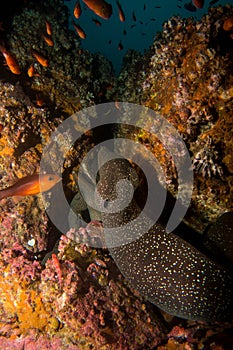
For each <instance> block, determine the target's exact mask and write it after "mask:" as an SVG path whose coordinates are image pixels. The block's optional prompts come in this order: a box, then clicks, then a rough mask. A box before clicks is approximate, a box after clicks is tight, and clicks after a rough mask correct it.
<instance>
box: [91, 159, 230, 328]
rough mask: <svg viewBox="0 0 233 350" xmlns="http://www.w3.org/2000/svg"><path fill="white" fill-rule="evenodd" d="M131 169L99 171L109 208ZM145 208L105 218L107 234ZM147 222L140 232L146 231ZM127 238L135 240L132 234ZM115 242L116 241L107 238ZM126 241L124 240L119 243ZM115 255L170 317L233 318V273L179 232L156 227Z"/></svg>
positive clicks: (122, 165)
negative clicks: (118, 186)
mask: <svg viewBox="0 0 233 350" xmlns="http://www.w3.org/2000/svg"><path fill="white" fill-rule="evenodd" d="M131 169H132V166H131V164H130V163H129V162H128V161H127V160H126V159H114V160H110V161H108V162H106V163H105V164H104V165H103V166H102V167H101V168H100V170H99V182H98V184H97V191H98V192H99V194H100V196H101V198H102V200H103V201H104V202H105V205H106V206H108V203H111V201H114V200H115V199H116V196H117V193H116V183H117V181H119V180H121V179H126V178H128V174H129V173H130V171H131ZM139 212H140V209H139V207H138V205H137V203H136V202H135V200H134V199H132V201H131V203H130V204H129V205H128V206H127V207H126V208H125V209H124V210H121V211H119V212H118V213H106V212H104V213H102V222H103V226H104V229H105V228H108V227H114V228H115V227H116V233H117V230H118V232H120V231H119V230H120V229H122V230H123V226H124V225H125V224H126V223H127V222H128V221H129V220H131V219H133V218H134V217H136V216H137V215H138V213H139ZM143 224H144V222H143V220H142V222H141V223H140V224H139V225H138V226H137V230H139V231H140V229H141V228H142V227H143ZM127 235H131V236H132V237H134V236H135V227H134V231H133V232H127ZM111 239H112V240H113V241H114V240H115V236H114V234H113V236H112V237H107V241H108V242H111ZM120 239H121V238H120ZM107 246H108V248H109V251H110V254H111V256H112V257H113V259H114V261H115V262H116V264H117V265H118V267H119V269H120V271H121V272H122V273H123V275H124V276H125V277H126V279H127V280H128V281H129V283H130V284H131V285H132V287H134V288H135V289H136V290H138V291H139V292H140V293H141V294H142V295H143V296H144V297H145V298H146V299H148V300H149V301H150V302H151V303H153V304H155V305H156V306H158V307H159V308H160V309H162V310H164V311H166V312H167V313H169V314H171V315H174V316H178V317H182V318H185V319H191V320H202V321H224V320H226V319H228V318H230V317H232V311H233V295H232V291H233V276H232V272H231V271H230V270H228V269H227V268H225V267H224V266H222V265H220V264H219V263H218V262H215V261H214V260H212V259H211V258H209V257H208V256H206V255H204V254H203V253H201V252H200V251H199V250H198V249H196V248H195V247H193V246H192V245H190V244H189V243H188V242H186V241H184V240H183V239H181V238H180V237H178V236H177V235H175V234H174V233H167V232H166V231H165V228H164V227H163V226H162V225H160V224H158V223H156V224H154V225H153V226H152V227H151V228H150V230H148V232H146V233H145V234H143V235H142V236H140V234H139V235H138V238H137V239H136V240H135V241H133V242H131V243H128V244H123V245H121V246H117V247H115V246H114V247H109V244H107Z"/></svg>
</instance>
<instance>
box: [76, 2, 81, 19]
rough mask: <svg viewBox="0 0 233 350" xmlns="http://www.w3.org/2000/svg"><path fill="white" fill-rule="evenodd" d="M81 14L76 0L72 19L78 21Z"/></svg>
mask: <svg viewBox="0 0 233 350" xmlns="http://www.w3.org/2000/svg"><path fill="white" fill-rule="evenodd" d="M81 14H82V9H81V6H80V2H79V0H78V1H77V2H76V4H75V6H74V17H75V18H77V19H78V18H79V17H80V16H81Z"/></svg>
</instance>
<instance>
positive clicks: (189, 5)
mask: <svg viewBox="0 0 233 350" xmlns="http://www.w3.org/2000/svg"><path fill="white" fill-rule="evenodd" d="M218 1H219V0H211V1H210V3H209V4H210V6H211V5H214V4H216V3H217V2H218ZM81 2H82V3H83V4H82V5H81ZM81 2H80V0H77V1H76V3H75V6H74V8H73V16H74V19H75V20H78V19H79V18H80V17H81V15H82V13H83V9H82V6H84V4H85V6H86V7H87V8H88V9H89V10H91V11H93V13H94V14H95V15H97V16H99V17H100V18H101V19H105V20H108V19H109V18H110V17H111V16H112V14H113V9H112V5H111V4H109V3H108V2H107V1H105V0H82V1H81ZM178 2H179V3H180V4H179V3H178V4H177V7H178V8H180V9H181V8H182V7H183V8H184V9H185V10H187V11H189V12H195V11H197V9H202V8H203V7H204V3H205V1H204V0H191V1H189V2H186V3H185V4H184V5H183V6H181V2H182V0H178ZM116 6H117V9H118V18H119V20H120V21H121V22H122V23H123V22H125V21H126V16H125V12H124V9H123V7H122V4H121V3H120V1H119V0H116ZM154 8H155V9H160V8H161V6H158V5H156V6H154ZM146 9H147V5H146V3H144V5H143V8H142V11H146ZM74 19H73V20H72V23H73V27H74V30H75V32H76V33H77V35H78V36H79V37H80V38H81V39H85V38H86V37H87V34H86V32H85V28H82V27H81V26H80V24H78V23H76V22H75V20H74ZM131 20H132V21H133V24H132V25H131V26H130V29H133V28H134V27H135V26H136V25H137V22H138V23H139V24H143V22H142V21H140V20H139V21H138V20H137V16H136V13H135V11H134V10H133V11H132V17H131ZM44 21H45V28H44V29H45V32H42V33H41V37H42V39H43V40H44V41H45V42H46V44H47V45H48V46H51V47H53V46H54V41H53V38H52V31H53V30H52V26H51V24H50V23H49V22H48V20H47V19H46V18H45V19H44ZM92 21H93V23H95V25H96V26H97V27H100V26H102V22H101V21H100V20H98V19H97V18H92ZM150 21H152V22H153V21H156V18H154V17H153V18H150ZM148 23H149V22H148ZM148 23H146V25H147V24H148ZM223 29H224V30H226V31H229V30H232V18H229V19H227V20H226V21H225V22H224V24H223ZM0 30H1V31H4V30H5V29H4V28H3V27H2V23H0ZM126 34H127V32H126V30H125V29H124V30H123V35H124V36H125V35H126ZM141 35H142V36H144V35H146V33H141ZM108 44H109V45H110V44H112V40H111V39H109V41H108ZM117 47H118V50H119V51H122V50H123V49H124V45H123V43H122V40H120V41H119V43H118V45H117ZM0 52H1V53H2V55H3V57H4V58H5V63H6V65H7V66H8V68H9V70H10V71H11V72H12V73H13V74H16V75H19V74H21V68H20V64H19V63H18V61H17V58H16V57H15V56H14V55H13V54H12V53H11V52H10V51H9V50H8V49H7V47H6V45H5V44H3V43H0ZM31 55H32V56H33V57H34V58H35V60H36V61H37V62H38V63H39V64H40V65H42V66H43V67H48V66H49V59H48V58H47V57H44V55H43V54H42V53H40V52H39V51H37V50H36V49H31ZM27 73H28V77H29V78H32V77H37V76H38V73H37V72H36V70H35V66H34V64H31V66H30V67H29V68H28V71H27Z"/></svg>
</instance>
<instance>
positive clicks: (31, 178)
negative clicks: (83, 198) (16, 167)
mask: <svg viewBox="0 0 233 350" xmlns="http://www.w3.org/2000/svg"><path fill="white" fill-rule="evenodd" d="M60 180H61V178H60V177H59V176H57V175H55V174H44V175H40V174H33V175H28V176H25V177H23V178H22V179H20V180H19V181H17V182H16V183H15V184H14V185H12V186H10V187H8V188H5V189H4V190H1V191H0V200H1V199H3V198H7V197H14V196H32V195H35V194H38V193H40V192H46V191H48V190H50V189H51V188H52V187H53V186H55V185H56V183H58V182H59V181H60Z"/></svg>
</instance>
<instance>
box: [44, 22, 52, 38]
mask: <svg viewBox="0 0 233 350" xmlns="http://www.w3.org/2000/svg"><path fill="white" fill-rule="evenodd" d="M45 27H46V32H47V34H48V35H52V26H51V24H50V23H49V22H48V21H47V20H46V19H45Z"/></svg>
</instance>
